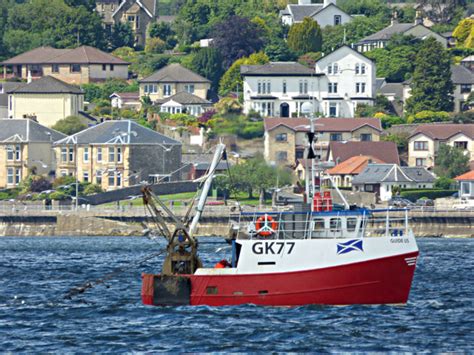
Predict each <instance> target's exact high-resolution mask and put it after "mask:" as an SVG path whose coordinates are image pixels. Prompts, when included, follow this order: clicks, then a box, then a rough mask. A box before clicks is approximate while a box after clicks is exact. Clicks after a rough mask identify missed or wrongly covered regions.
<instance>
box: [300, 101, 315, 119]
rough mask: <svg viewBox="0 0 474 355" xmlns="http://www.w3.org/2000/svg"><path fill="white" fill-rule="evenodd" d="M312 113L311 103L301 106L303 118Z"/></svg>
mask: <svg viewBox="0 0 474 355" xmlns="http://www.w3.org/2000/svg"><path fill="white" fill-rule="evenodd" d="M313 112H314V107H313V104H312V103H311V102H305V103H304V104H303V105H301V113H302V114H303V116H305V117H309V116H310V115H311V114H312V113H313Z"/></svg>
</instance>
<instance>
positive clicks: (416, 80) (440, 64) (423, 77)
mask: <svg viewBox="0 0 474 355" xmlns="http://www.w3.org/2000/svg"><path fill="white" fill-rule="evenodd" d="M452 94H453V82H452V81H451V59H450V57H449V54H448V53H447V52H446V51H445V50H444V48H443V46H442V45H441V44H440V43H439V42H438V41H436V39H434V38H428V39H426V40H425V41H423V44H422V45H421V47H420V50H419V51H418V53H417V55H416V59H415V71H414V72H413V81H412V84H411V95H412V96H411V97H410V98H409V99H408V100H407V104H406V110H407V112H408V113H410V114H415V113H417V112H420V111H425V110H430V111H452V109H453V97H452Z"/></svg>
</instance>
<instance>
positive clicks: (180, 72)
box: [140, 63, 210, 83]
mask: <svg viewBox="0 0 474 355" xmlns="http://www.w3.org/2000/svg"><path fill="white" fill-rule="evenodd" d="M140 82H141V83H210V81H209V80H208V79H206V78H204V77H202V76H201V75H199V74H197V73H195V72H193V71H191V70H189V69H187V68H185V67H183V66H182V65H181V64H177V63H173V64H170V65H168V66H166V67H164V68H162V69H160V70H158V71H157V72H155V73H153V74H151V75H150V76H149V77H146V78H144V79H142V80H140Z"/></svg>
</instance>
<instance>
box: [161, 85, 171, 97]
mask: <svg viewBox="0 0 474 355" xmlns="http://www.w3.org/2000/svg"><path fill="white" fill-rule="evenodd" d="M163 95H164V96H170V95H171V85H170V84H164V85H163Z"/></svg>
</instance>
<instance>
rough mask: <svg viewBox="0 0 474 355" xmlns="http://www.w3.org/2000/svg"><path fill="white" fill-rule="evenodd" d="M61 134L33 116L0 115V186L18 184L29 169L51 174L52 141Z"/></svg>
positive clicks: (52, 171) (57, 138) (10, 186)
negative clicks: (41, 123)
mask: <svg viewBox="0 0 474 355" xmlns="http://www.w3.org/2000/svg"><path fill="white" fill-rule="evenodd" d="M64 137H65V135H64V134H62V133H60V132H57V131H55V130H53V129H50V128H48V127H45V126H42V125H40V124H39V123H37V122H35V121H33V120H25V119H18V120H17V119H14V120H9V119H0V188H2V189H3V188H13V187H17V186H18V185H19V184H20V183H21V181H23V179H24V178H26V177H27V176H28V174H29V173H30V172H31V171H34V172H35V173H36V174H38V175H54V171H55V169H56V161H55V159H54V154H53V150H52V145H53V142H54V141H56V140H59V139H62V138H64Z"/></svg>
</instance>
